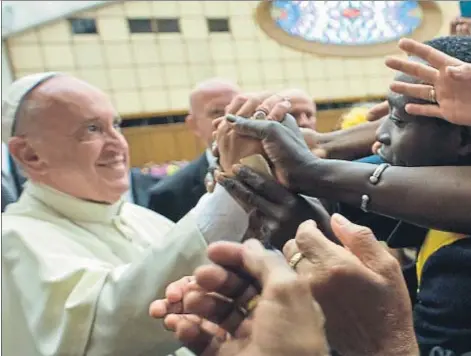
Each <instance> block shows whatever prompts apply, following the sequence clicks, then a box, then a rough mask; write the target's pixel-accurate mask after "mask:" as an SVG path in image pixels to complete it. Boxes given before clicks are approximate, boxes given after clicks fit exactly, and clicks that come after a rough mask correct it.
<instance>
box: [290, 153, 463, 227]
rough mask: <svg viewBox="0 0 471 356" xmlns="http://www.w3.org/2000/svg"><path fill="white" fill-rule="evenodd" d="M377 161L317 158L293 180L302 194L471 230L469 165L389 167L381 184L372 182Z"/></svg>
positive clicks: (414, 220)
mask: <svg viewBox="0 0 471 356" xmlns="http://www.w3.org/2000/svg"><path fill="white" fill-rule="evenodd" d="M375 168H376V167H374V166H372V165H369V164H362V163H354V162H345V161H337V160H317V159H316V160H314V161H313V162H312V163H311V164H310V165H309V166H307V167H305V171H304V174H298V175H297V177H298V178H297V179H298V181H297V182H296V183H295V184H294V185H295V186H296V187H298V190H299V192H300V193H301V194H306V195H311V196H316V197H320V198H326V199H331V200H335V201H339V202H343V203H347V204H351V205H354V206H358V207H359V206H360V205H361V199H362V196H363V195H364V194H366V195H368V196H369V197H370V203H369V204H368V209H369V210H371V211H373V212H376V213H379V214H382V215H387V216H391V217H394V218H396V219H401V220H405V221H407V222H410V223H413V224H417V225H421V226H425V227H431V228H435V229H439V230H447V231H454V232H460V233H471V219H470V218H469V217H470V213H471V179H469V177H471V167H414V168H409V167H389V168H388V169H386V171H384V173H383V174H382V176H381V180H380V182H379V183H378V184H377V185H373V184H371V183H370V182H369V177H370V176H371V175H372V173H373V171H374V170H375Z"/></svg>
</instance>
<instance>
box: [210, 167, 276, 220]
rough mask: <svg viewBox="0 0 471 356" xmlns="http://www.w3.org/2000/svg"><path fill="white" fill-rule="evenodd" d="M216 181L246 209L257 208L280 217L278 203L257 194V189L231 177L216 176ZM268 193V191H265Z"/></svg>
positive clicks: (264, 212) (267, 214)
mask: <svg viewBox="0 0 471 356" xmlns="http://www.w3.org/2000/svg"><path fill="white" fill-rule="evenodd" d="M217 182H218V183H219V184H220V185H221V186H223V187H224V189H225V190H226V191H227V192H228V193H229V194H230V195H231V196H232V197H233V198H234V199H236V200H238V201H240V202H242V205H244V206H246V209H248V211H251V210H252V209H254V208H255V209H257V210H259V211H260V212H261V213H262V214H264V215H266V216H268V217H270V218H274V219H275V220H276V219H281V218H282V216H283V209H282V207H280V206H279V205H278V204H274V203H272V202H271V201H269V200H268V199H266V198H265V196H266V195H265V194H263V196H262V195H261V194H260V195H259V194H258V192H257V191H254V190H252V189H250V187H248V186H246V185H245V184H244V183H242V182H239V181H238V180H236V179H233V178H224V177H223V176H222V175H220V176H218V177H217ZM267 193H268V192H267Z"/></svg>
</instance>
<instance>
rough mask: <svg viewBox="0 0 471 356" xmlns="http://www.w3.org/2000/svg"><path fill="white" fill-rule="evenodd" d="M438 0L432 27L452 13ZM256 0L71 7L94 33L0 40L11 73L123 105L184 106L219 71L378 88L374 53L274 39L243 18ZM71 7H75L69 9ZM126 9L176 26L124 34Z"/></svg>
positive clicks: (343, 89) (259, 83)
mask: <svg viewBox="0 0 471 356" xmlns="http://www.w3.org/2000/svg"><path fill="white" fill-rule="evenodd" d="M456 3H457V2H445V1H441V2H440V7H441V8H442V11H443V14H444V21H443V28H442V30H441V32H440V34H441V35H445V34H447V33H448V23H449V21H450V20H451V19H452V18H453V17H455V16H456V14H458V13H459V10H458V6H457V4H456ZM257 4H258V2H257V1H128V2H123V3H116V4H111V5H106V6H104V7H101V8H98V9H95V10H92V11H89V12H86V13H82V14H79V15H78V16H83V17H94V18H96V19H97V25H98V31H99V34H98V35H72V34H71V31H70V28H69V26H68V22H67V21H66V20H60V21H56V22H54V23H51V24H47V25H44V26H42V27H40V28H37V29H34V30H30V31H28V32H25V33H22V34H18V35H16V36H14V37H12V38H10V39H9V40H8V46H9V50H10V55H11V61H12V67H13V71H14V73H15V76H16V77H21V76H23V75H26V74H30V73H33V72H37V71H47V70H58V71H64V72H67V73H71V74H74V75H76V76H78V77H81V78H83V79H85V80H87V81H89V82H91V83H93V84H95V85H97V86H98V87H100V88H102V89H103V90H105V91H106V92H108V93H109V94H110V95H111V96H112V98H113V101H114V103H115V105H116V106H117V108H118V110H119V111H120V112H121V113H122V114H123V115H131V114H140V113H145V112H148V113H155V112H168V111H174V110H185V109H187V98H188V93H189V91H190V89H191V88H192V86H194V85H195V84H196V83H197V82H198V81H201V80H203V79H205V78H208V77H212V76H221V77H226V78H229V79H233V80H235V81H238V82H239V84H240V85H241V86H242V87H243V89H245V90H248V91H252V90H260V89H267V88H271V89H274V88H283V87H287V86H294V87H300V88H304V89H306V90H307V91H309V92H310V93H311V94H312V95H313V96H314V97H315V98H317V99H318V100H329V99H342V98H349V97H362V96H378V95H384V94H385V90H386V87H387V83H388V82H389V81H390V79H391V76H392V73H391V72H390V71H388V70H387V69H385V68H384V65H383V60H384V59H383V57H372V58H334V57H318V56H314V55H311V54H306V53H301V52H297V51H295V50H292V49H290V48H287V47H282V46H281V45H279V44H277V43H276V42H275V41H273V40H271V39H270V38H268V37H267V36H266V35H265V34H264V33H263V32H262V31H261V30H260V29H259V28H258V26H257V24H256V23H255V22H254V20H253V18H254V17H253V14H254V9H255V7H256V6H257ZM78 16H77V17H78ZM206 16H208V17H229V18H230V26H231V33H208V31H207V29H206V22H205V17H206ZM126 17H179V18H181V20H180V25H181V29H182V33H181V34H158V33H152V34H130V33H129V30H128V27H127V21H126Z"/></svg>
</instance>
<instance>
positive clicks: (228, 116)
mask: <svg viewBox="0 0 471 356" xmlns="http://www.w3.org/2000/svg"><path fill="white" fill-rule="evenodd" d="M226 120H227V121H229V122H236V121H237V116H234V115H232V114H227V115H226Z"/></svg>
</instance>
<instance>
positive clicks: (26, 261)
mask: <svg viewBox="0 0 471 356" xmlns="http://www.w3.org/2000/svg"><path fill="white" fill-rule="evenodd" d="M205 199H206V203H205V204H206V205H205V204H204V202H203V203H202V204H199V205H203V206H208V204H209V205H211V206H213V205H214V204H211V199H215V198H211V197H209V198H208V197H206V198H205ZM203 200H204V199H203ZM194 210H195V212H194V213H189V214H188V215H187V216H186V217H185V218H184V219H182V220H181V221H180V222H179V223H178V224H177V225H174V223H173V222H171V221H169V220H167V219H166V218H164V217H162V216H160V215H158V214H155V213H153V212H152V211H150V210H147V209H144V208H142V207H139V206H136V205H134V204H130V203H126V202H124V201H119V202H117V203H115V204H113V205H103V204H97V203H93V202H87V201H83V200H79V199H76V198H74V197H71V196H68V195H66V194H63V193H60V192H58V191H55V190H53V189H51V188H48V187H45V186H40V185H37V184H32V183H28V184H27V187H26V189H25V191H24V193H23V195H22V196H21V198H20V200H19V201H18V202H17V203H15V204H12V205H10V206H9V208H8V209H7V212H6V213H4V214H3V215H2V299H3V300H2V304H3V308H2V309H3V311H2V312H3V316H2V329H3V332H4V334H3V338H2V341H3V342H2V343H3V345H2V352H3V354H4V355H6V356H20V355H21V356H28V355H85V354H86V355H97V356H98V355H100V356H104V355H117V356H118V355H142V356H145V355H167V354H168V353H171V352H174V351H175V350H177V349H178V348H179V345H178V343H177V342H176V341H175V338H174V336H173V334H172V333H170V332H167V331H166V330H165V329H164V328H163V326H162V323H161V321H158V320H154V319H152V318H151V317H149V316H148V308H149V304H150V302H151V301H153V300H155V299H157V298H162V297H163V296H164V291H165V288H166V286H167V285H168V284H169V283H170V282H173V281H175V280H177V279H179V278H181V277H182V276H185V275H188V274H191V273H192V272H193V271H194V269H195V268H196V267H197V266H199V265H201V264H203V263H205V262H207V259H206V246H207V242H206V241H208V239H207V237H206V235H204V234H202V230H201V227H200V224H198V222H197V221H196V220H197V219H199V218H198V216H199V215H201V216H206V215H208V214H205V213H204V211H205V209H203V208H200V209H199V212H198V209H194ZM235 213H239V214H240V212H238V211H236V212H235ZM235 215H237V214H235ZM232 216H233V219H234V220H237V219H236V218H235V217H234V214H233V215H232ZM206 218H207V221H215V219H211V218H210V217H206ZM207 221H206V222H205V224H206V225H207V226H206V227H207V228H211V229H213V230H217V231H219V230H220V232H219V233H220V237H218V236H216V234H215V232H214V231H212V239H218V238H220V239H222V236H223V235H224V236H228V235H231V234H230V233H229V232H228V230H225V229H219V228H218V226H216V225H214V223H213V225H211V224H210V223H208V222H207ZM208 224H209V225H208ZM239 225H240V223H239ZM242 225H244V223H242ZM245 226H246V225H245ZM244 231H245V230H244ZM209 235H211V234H209ZM234 235H235V236H234ZM232 236H234V239H235V240H238V239H240V238H241V236H237V232H235V233H234V231H232ZM205 237H206V240H205Z"/></svg>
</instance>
